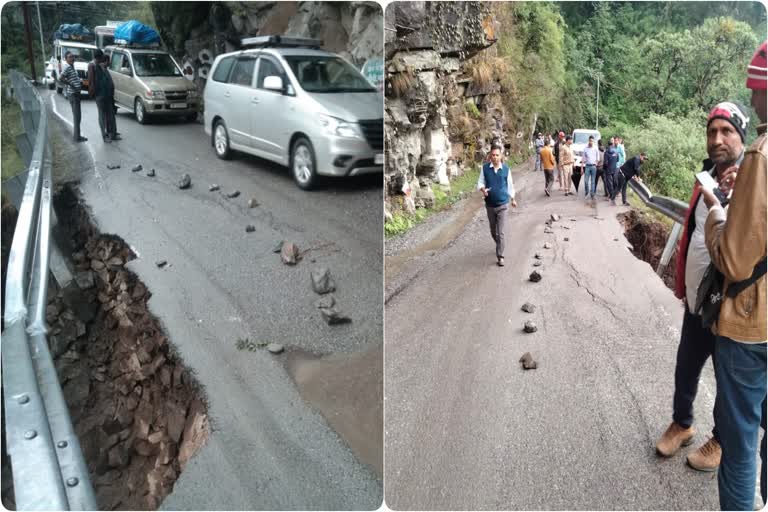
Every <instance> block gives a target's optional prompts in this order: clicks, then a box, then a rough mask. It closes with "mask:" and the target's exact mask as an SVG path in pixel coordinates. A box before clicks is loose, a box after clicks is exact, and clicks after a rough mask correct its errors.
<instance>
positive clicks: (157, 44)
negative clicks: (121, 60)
mask: <svg viewBox="0 0 768 512" xmlns="http://www.w3.org/2000/svg"><path fill="white" fill-rule="evenodd" d="M114 46H121V47H123V48H149V49H157V48H160V42H159V41H156V42H154V43H135V42H128V41H126V40H125V39H115V43H114Z"/></svg>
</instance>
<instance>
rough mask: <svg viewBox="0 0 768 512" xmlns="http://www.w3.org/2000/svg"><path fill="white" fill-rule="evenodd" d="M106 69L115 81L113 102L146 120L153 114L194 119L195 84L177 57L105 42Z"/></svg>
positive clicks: (142, 121)
mask: <svg viewBox="0 0 768 512" xmlns="http://www.w3.org/2000/svg"><path fill="white" fill-rule="evenodd" d="M104 53H105V54H107V55H109V57H110V59H111V60H110V63H109V71H110V74H111V75H112V82H113V83H114V84H115V103H116V104H117V105H118V106H120V107H123V108H125V109H127V110H132V111H133V113H134V114H136V120H137V121H138V122H139V123H140V124H145V123H147V122H148V120H149V119H150V118H151V117H154V116H181V117H184V118H185V119H187V120H188V121H194V120H195V119H197V112H198V110H199V106H198V105H199V101H200V99H199V98H198V94H197V88H196V87H195V84H193V83H192V82H190V81H189V80H187V79H186V78H184V75H183V74H182V73H181V69H180V68H179V66H178V64H176V61H175V60H173V57H171V56H170V55H169V54H168V52H166V51H163V50H160V49H151V48H137V47H132V46H107V47H106V48H105V49H104Z"/></svg>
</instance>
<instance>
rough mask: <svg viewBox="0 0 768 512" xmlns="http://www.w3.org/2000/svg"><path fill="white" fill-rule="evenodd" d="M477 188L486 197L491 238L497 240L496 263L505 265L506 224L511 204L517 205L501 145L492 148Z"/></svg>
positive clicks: (510, 174) (514, 206)
mask: <svg viewBox="0 0 768 512" xmlns="http://www.w3.org/2000/svg"><path fill="white" fill-rule="evenodd" d="M477 189H478V190H479V191H480V192H482V194H483V197H484V198H485V211H486V212H487V213H488V224H489V226H490V228H491V238H493V241H494V242H496V264H497V265H499V266H500V267H503V266H504V226H505V224H506V222H507V213H508V211H509V205H510V204H511V205H512V207H513V208H516V207H517V201H515V184H514V183H513V181H512V173H511V172H510V170H509V166H507V164H503V163H501V147H500V146H498V145H494V146H493V147H492V148H491V161H490V162H488V163H485V164H483V168H482V169H481V170H480V177H479V178H478V180H477Z"/></svg>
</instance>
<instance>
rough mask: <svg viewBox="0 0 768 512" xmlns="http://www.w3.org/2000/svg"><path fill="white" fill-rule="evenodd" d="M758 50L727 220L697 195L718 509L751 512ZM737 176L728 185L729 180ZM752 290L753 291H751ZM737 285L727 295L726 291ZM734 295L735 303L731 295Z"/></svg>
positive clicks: (758, 345)
mask: <svg viewBox="0 0 768 512" xmlns="http://www.w3.org/2000/svg"><path fill="white" fill-rule="evenodd" d="M767 44H768V41H766V42H763V44H762V45H761V46H760V48H758V50H757V52H755V55H754V56H753V57H752V61H751V62H750V64H749V67H748V68H747V88H749V89H751V90H752V107H753V108H754V110H755V112H756V113H757V116H758V117H759V118H760V121H761V124H760V125H759V126H758V127H757V133H758V138H757V139H756V140H755V142H754V143H753V144H752V145H751V146H750V147H749V149H748V150H747V151H746V152H745V154H744V159H743V161H742V162H741V166H740V167H739V170H738V178H737V179H735V185H734V186H733V195H732V199H731V201H730V203H729V206H728V210H729V211H728V216H727V218H726V214H725V210H724V208H723V207H722V206H721V205H720V202H719V201H718V199H717V198H716V196H715V195H714V194H713V193H712V191H710V190H709V189H706V190H702V195H703V196H704V203H705V204H706V205H707V207H708V208H709V213H708V214H707V220H706V224H705V227H704V232H705V241H706V244H707V249H709V255H710V257H711V258H712V263H713V264H714V266H715V267H717V269H718V270H719V271H720V272H721V273H722V275H723V278H724V283H723V291H724V293H723V295H724V297H723V298H722V303H721V306H720V314H719V316H718V319H717V321H716V322H715V325H714V326H713V330H714V331H715V333H716V335H717V339H716V341H715V352H714V359H715V361H716V364H715V379H716V380H717V397H716V399H715V426H716V427H717V432H718V435H719V437H720V444H721V446H722V458H721V460H720V468H719V470H718V472H717V485H718V490H719V494H720V508H721V509H723V510H754V506H755V477H756V476H757V462H756V457H755V455H756V452H757V451H758V436H759V434H760V427H761V426H762V427H763V440H762V443H761V444H760V458H761V459H762V468H761V471H760V474H761V478H760V495H761V496H762V498H763V503H766V502H767V501H768V499H766V498H768V496H766V494H767V493H766V462H767V461H766V456H767V455H768V454H767V453H766V432H765V428H766V376H767V375H766V344H767V342H768V328H767V327H768V326H767V325H766V316H767V314H768V310H767V309H766V298H768V289H767V288H768V287H767V286H766V277H765V270H766V267H765V265H766V242H767V240H766V229H767V226H766V216H767V215H768V208H766V203H767V201H766V187H768V179H766V177H767V175H768V164H767V163H766V162H767V159H768V140H766V133H765V129H766V110H768V102H767V101H766V85H768V63H767V62H766V50H767V48H766V45H767ZM733 179H734V176H733V175H732V176H730V177H729V178H726V180H727V181H728V180H730V181H732V180H733ZM748 283H751V284H748ZM731 286H738V287H739V288H742V287H744V288H743V289H741V291H740V293H737V294H732V293H731V292H730V291H729V287H731ZM734 295H735V296H734Z"/></svg>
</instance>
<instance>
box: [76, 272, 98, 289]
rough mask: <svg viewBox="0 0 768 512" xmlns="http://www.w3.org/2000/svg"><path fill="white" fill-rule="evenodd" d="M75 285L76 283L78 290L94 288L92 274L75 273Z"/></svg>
mask: <svg viewBox="0 0 768 512" xmlns="http://www.w3.org/2000/svg"><path fill="white" fill-rule="evenodd" d="M75 283H77V286H78V288H80V289H81V290H90V289H91V288H93V287H94V286H95V283H94V280H93V272H91V271H90V270H85V271H83V272H76V273H75Z"/></svg>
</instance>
